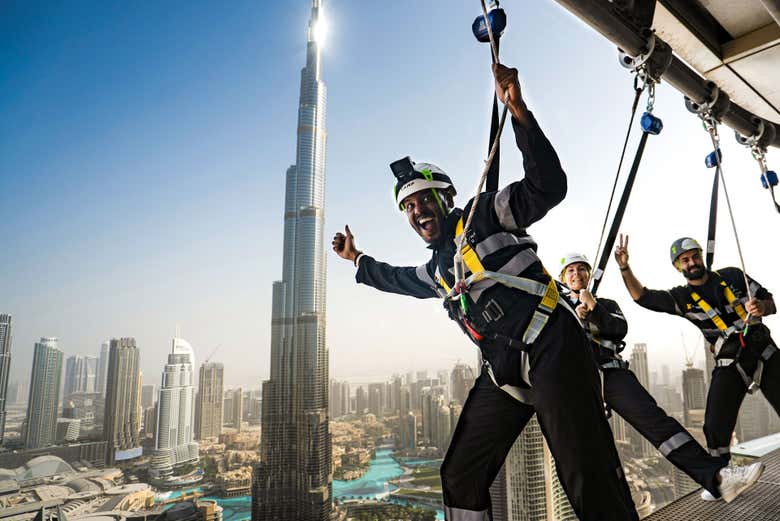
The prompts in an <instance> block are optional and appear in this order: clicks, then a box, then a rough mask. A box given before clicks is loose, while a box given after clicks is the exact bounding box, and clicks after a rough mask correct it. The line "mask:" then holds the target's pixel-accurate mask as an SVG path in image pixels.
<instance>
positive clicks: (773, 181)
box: [761, 170, 777, 188]
mask: <svg viewBox="0 0 780 521" xmlns="http://www.w3.org/2000/svg"><path fill="white" fill-rule="evenodd" d="M767 181H769V184H767ZM761 186H763V187H764V188H769V187H770V186H777V172H775V171H774V170H767V171H766V177H764V176H763V175H762V176H761Z"/></svg>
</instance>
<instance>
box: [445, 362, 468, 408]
mask: <svg viewBox="0 0 780 521" xmlns="http://www.w3.org/2000/svg"><path fill="white" fill-rule="evenodd" d="M473 385H474V369H472V367H471V366H470V365H468V364H464V363H457V364H455V367H454V368H453V369H452V374H451V375H450V392H451V394H452V399H453V400H456V401H457V402H458V403H460V404H461V405H463V404H465V403H466V397H468V395H469V391H470V390H471V387H472V386H473Z"/></svg>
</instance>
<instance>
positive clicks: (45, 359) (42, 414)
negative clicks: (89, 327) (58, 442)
mask: <svg viewBox="0 0 780 521" xmlns="http://www.w3.org/2000/svg"><path fill="white" fill-rule="evenodd" d="M62 359H63V354H62V351H60V349H59V347H57V339H56V338H41V340H40V342H36V344H35V352H34V354H33V366H32V375H31V376H30V398H29V400H28V401H27V421H26V425H27V427H26V430H25V437H24V446H25V447H27V448H28V449H36V448H38V447H46V446H47V445H52V444H54V441H55V435H56V433H57V408H58V407H59V402H60V382H61V377H62Z"/></svg>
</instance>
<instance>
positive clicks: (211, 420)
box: [195, 362, 225, 440]
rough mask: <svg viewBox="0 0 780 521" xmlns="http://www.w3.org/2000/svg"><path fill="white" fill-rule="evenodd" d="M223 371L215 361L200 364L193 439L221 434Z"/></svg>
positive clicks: (223, 390)
mask: <svg viewBox="0 0 780 521" xmlns="http://www.w3.org/2000/svg"><path fill="white" fill-rule="evenodd" d="M224 373H225V369H224V367H223V366H222V364H219V363H216V362H205V363H204V364H202V365H201V366H200V375H199V378H198V399H197V406H196V408H195V439H198V440H203V439H206V438H218V437H219V435H220V434H222V415H223V412H222V395H223V394H224V392H225V389H224V383H223V378H224Z"/></svg>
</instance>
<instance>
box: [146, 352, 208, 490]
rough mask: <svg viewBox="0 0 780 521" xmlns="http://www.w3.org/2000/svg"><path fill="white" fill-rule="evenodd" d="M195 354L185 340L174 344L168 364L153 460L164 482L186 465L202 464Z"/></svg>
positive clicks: (153, 467)
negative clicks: (196, 436) (197, 435)
mask: <svg viewBox="0 0 780 521" xmlns="http://www.w3.org/2000/svg"><path fill="white" fill-rule="evenodd" d="M194 363H195V352H194V351H193V349H192V346H191V345H190V344H189V342H187V341H186V340H184V339H183V338H178V337H175V338H174V339H173V341H172V342H171V352H170V353H169V354H168V363H167V364H165V369H164V370H163V373H162V382H161V383H160V397H159V399H158V400H157V427H156V429H155V446H154V452H153V453H152V460H151V474H152V476H153V477H155V478H164V477H167V476H171V475H173V473H174V472H175V471H176V470H177V469H178V468H180V467H181V466H182V465H184V464H188V463H194V462H197V461H198V444H197V443H196V442H194V441H193V433H194V429H195V423H194V412H195V386H194V381H193V380H194V370H193V365H194Z"/></svg>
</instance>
